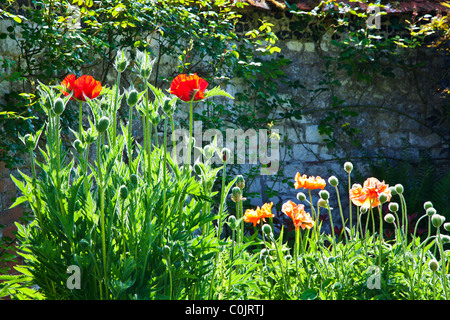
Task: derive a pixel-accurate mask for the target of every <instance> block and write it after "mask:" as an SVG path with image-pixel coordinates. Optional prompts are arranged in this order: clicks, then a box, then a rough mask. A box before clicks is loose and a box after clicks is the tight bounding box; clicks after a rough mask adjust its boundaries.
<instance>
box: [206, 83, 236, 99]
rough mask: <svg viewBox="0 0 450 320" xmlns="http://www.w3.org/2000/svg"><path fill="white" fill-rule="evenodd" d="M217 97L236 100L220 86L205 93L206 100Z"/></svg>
mask: <svg viewBox="0 0 450 320" xmlns="http://www.w3.org/2000/svg"><path fill="white" fill-rule="evenodd" d="M216 96H222V97H227V98H230V99H234V97H232V96H231V95H230V94H229V93H228V92H226V91H224V90H222V89H221V88H220V87H219V86H217V87H215V88H213V89H211V90H207V91H205V99H204V100H206V99H209V98H212V97H216Z"/></svg>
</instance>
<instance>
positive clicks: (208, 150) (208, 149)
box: [203, 144, 214, 160]
mask: <svg viewBox="0 0 450 320" xmlns="http://www.w3.org/2000/svg"><path fill="white" fill-rule="evenodd" d="M203 152H204V153H205V157H206V159H207V160H209V159H211V158H212V156H213V155H214V148H213V147H212V146H210V145H209V144H208V145H206V146H205V147H204V148H203Z"/></svg>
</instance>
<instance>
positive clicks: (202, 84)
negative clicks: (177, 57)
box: [170, 73, 208, 102]
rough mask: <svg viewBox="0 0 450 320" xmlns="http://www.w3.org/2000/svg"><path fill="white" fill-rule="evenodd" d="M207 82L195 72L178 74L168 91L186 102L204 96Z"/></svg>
mask: <svg viewBox="0 0 450 320" xmlns="http://www.w3.org/2000/svg"><path fill="white" fill-rule="evenodd" d="M207 86H208V82H206V80H205V79H202V78H200V77H199V76H198V75H197V74H196V73H194V74H193V75H186V74H179V75H178V76H176V78H175V79H173V81H172V84H171V85H170V93H172V94H174V95H176V96H177V97H178V98H180V99H181V100H183V101H185V102H188V101H191V100H194V101H197V100H201V99H204V98H205V90H206V87H207Z"/></svg>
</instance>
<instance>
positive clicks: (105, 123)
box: [96, 117, 109, 133]
mask: <svg viewBox="0 0 450 320" xmlns="http://www.w3.org/2000/svg"><path fill="white" fill-rule="evenodd" d="M108 127H109V118H108V117H101V118H100V120H98V122H97V125H96V128H97V131H98V132H100V133H103V132H105V131H106V130H107V129H108Z"/></svg>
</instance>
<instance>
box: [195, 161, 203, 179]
mask: <svg viewBox="0 0 450 320" xmlns="http://www.w3.org/2000/svg"><path fill="white" fill-rule="evenodd" d="M194 171H195V173H196V174H198V175H199V176H201V175H202V174H203V168H202V165H201V164H199V163H198V162H197V163H195V164H194Z"/></svg>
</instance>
